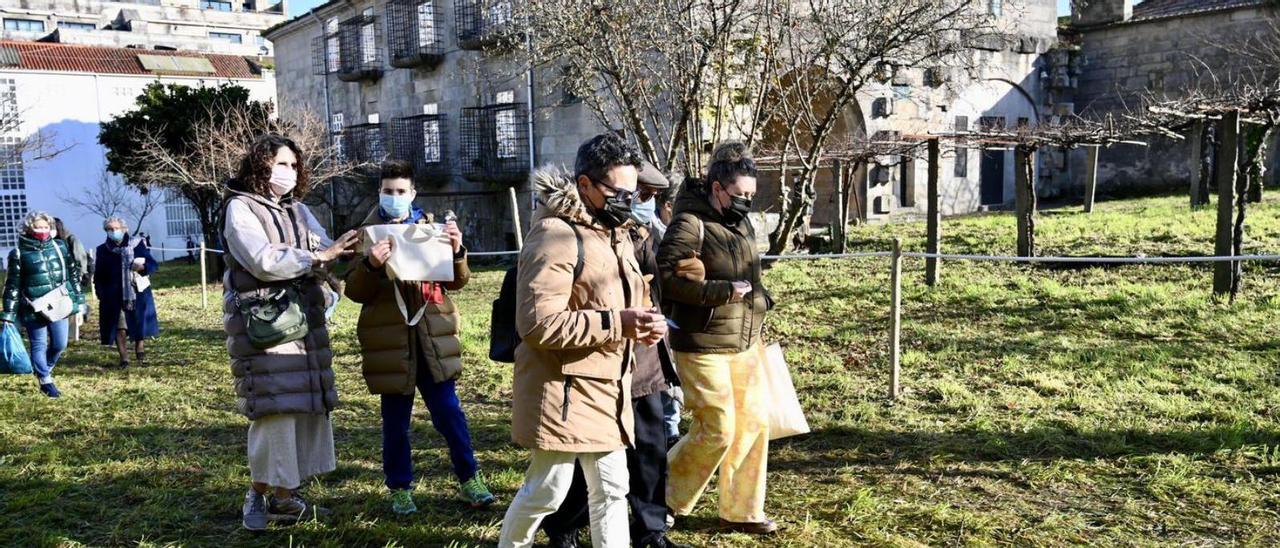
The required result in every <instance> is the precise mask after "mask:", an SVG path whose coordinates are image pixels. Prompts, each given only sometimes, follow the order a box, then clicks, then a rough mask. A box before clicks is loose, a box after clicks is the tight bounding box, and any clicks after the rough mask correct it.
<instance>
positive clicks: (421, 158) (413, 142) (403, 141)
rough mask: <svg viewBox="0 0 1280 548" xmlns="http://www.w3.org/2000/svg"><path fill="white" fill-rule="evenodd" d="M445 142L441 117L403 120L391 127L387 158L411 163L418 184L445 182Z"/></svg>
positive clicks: (446, 158) (446, 141)
mask: <svg viewBox="0 0 1280 548" xmlns="http://www.w3.org/2000/svg"><path fill="white" fill-rule="evenodd" d="M448 142H449V138H448V133H447V126H446V118H445V116H444V115H443V114H421V115H418V116H407V117H404V118H399V119H397V120H395V121H393V122H392V124H391V157H392V158H395V159H397V160H404V161H406V162H411V163H413V173H414V178H415V179H416V180H417V182H419V183H422V184H427V185H438V184H441V183H445V182H448V180H449V175H450V173H449V154H448V151H447V150H446V144H447V143H448Z"/></svg>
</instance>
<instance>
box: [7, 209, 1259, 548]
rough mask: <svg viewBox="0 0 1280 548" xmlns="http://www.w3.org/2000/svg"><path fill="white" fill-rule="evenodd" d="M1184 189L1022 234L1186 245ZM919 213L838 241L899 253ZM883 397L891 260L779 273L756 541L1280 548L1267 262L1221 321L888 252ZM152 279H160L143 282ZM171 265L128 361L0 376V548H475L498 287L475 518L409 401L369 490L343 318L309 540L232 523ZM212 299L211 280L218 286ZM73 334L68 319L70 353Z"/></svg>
mask: <svg viewBox="0 0 1280 548" xmlns="http://www.w3.org/2000/svg"><path fill="white" fill-rule="evenodd" d="M1185 203H1186V200H1185V198H1182V197H1170V198H1155V199H1144V200H1134V201H1124V202H1110V203H1104V204H1100V207H1099V211H1097V212H1095V213H1094V214H1092V215H1088V216H1086V215H1083V214H1081V213H1078V212H1076V211H1061V212H1058V211H1055V212H1048V213H1045V214H1043V215H1042V216H1041V218H1040V225H1039V226H1040V235H1039V243H1040V250H1041V253H1042V254H1046V255H1049V254H1071V255H1085V254H1102V255H1131V254H1146V255H1209V254H1212V251H1213V244H1212V239H1211V234H1212V227H1213V212H1212V211H1201V212H1195V213H1192V212H1189V211H1187V208H1186V206H1185ZM923 234H924V227H923V225H922V224H919V223H914V224H903V225H891V226H871V227H861V228H858V229H857V230H855V231H853V234H852V235H851V238H853V240H854V247H855V248H856V249H865V250H873V249H874V250H883V249H887V246H888V242H889V241H890V240H891V239H892V238H893V237H895V236H896V237H901V238H903V239H904V242H905V244H906V247H907V248H908V249H911V250H923V247H924V244H923ZM944 236H945V244H944V246H945V250H946V251H948V252H960V253H999V254H1009V253H1010V252H1011V251H1012V250H1013V249H1014V232H1013V218H1012V217H1011V216H1009V215H1007V214H1003V215H987V216H974V217H967V218H958V219H948V220H947V222H946V223H945V224H944ZM1246 251H1247V252H1251V253H1252V252H1269V253H1274V252H1277V251H1280V199H1274V198H1272V197H1269V198H1268V200H1267V201H1266V203H1265V204H1263V205H1261V206H1259V207H1256V208H1255V209H1254V210H1253V211H1251V213H1250V229H1249V244H1248V245H1247V246H1246ZM905 264H906V274H905V282H904V303H905V310H904V322H905V323H904V326H903V345H904V359H903V387H904V395H903V397H902V399H901V400H899V401H898V402H897V403H895V404H892V405H891V404H889V403H888V402H887V401H886V398H885V393H886V381H887V376H888V372H887V361H888V360H887V355H888V354H887V348H886V340H887V336H886V329H887V327H888V308H889V307H888V303H889V293H888V280H889V276H888V267H887V266H888V261H887V260H886V259H867V260H851V261H817V262H808V261H799V262H789V263H782V264H780V265H778V266H777V267H776V268H774V269H773V270H771V271H770V272H769V273H768V275H767V281H768V283H769V285H770V287H771V289H772V291H773V293H774V295H775V296H776V297H777V300H778V301H779V307H778V309H777V310H776V311H775V313H774V314H773V316H772V319H771V321H770V323H769V326H768V331H769V336H770V338H771V339H773V340H777V341H779V342H781V343H782V344H783V346H784V347H785V349H786V356H787V358H788V361H789V362H790V364H791V366H792V371H793V374H794V375H795V383H796V387H797V389H798V390H799V392H800V396H801V400H802V403H803V405H804V407H805V409H806V411H807V413H808V416H809V421H810V424H811V426H812V427H813V428H814V433H812V434H810V435H808V436H804V437H799V438H793V439H789V440H783V441H780V442H776V443H775V444H774V445H773V447H772V451H771V454H770V474H769V482H770V487H769V500H768V504H767V509H768V511H769V513H770V514H771V515H772V516H773V517H774V518H776V519H777V520H779V521H780V522H781V523H782V524H783V526H784V529H783V531H782V532H781V534H780V535H778V536H777V537H775V538H774V539H771V540H769V541H768V544H775V543H776V544H780V545H793V546H836V545H893V546H907V545H921V544H927V545H970V544H972V545H996V544H1002V545H1018V546H1021V545H1042V546H1046V545H1063V544H1086V543H1087V544H1103V545H1135V544H1136V545H1171V544H1180V545H1207V544H1246V545H1260V546H1267V545H1276V544H1280V477H1278V476H1280V422H1278V420H1280V386H1278V385H1280V375H1278V374H1277V365H1280V341H1278V340H1277V338H1276V336H1275V329H1274V325H1275V324H1276V320H1277V312H1280V303H1278V301H1277V296H1280V283H1278V282H1277V276H1276V274H1277V272H1278V270H1277V265H1249V266H1248V267H1247V268H1246V276H1247V277H1246V282H1245V286H1244V292H1243V294H1242V296H1241V298H1240V299H1239V300H1238V301H1237V302H1236V303H1235V304H1226V303H1223V302H1215V301H1214V300H1213V299H1212V298H1211V294H1210V288H1211V285H1212V268H1211V267H1210V266H1208V265H1162V266H1119V267H1106V268H1078V269H1062V268H1050V267H1031V266H1018V265H1008V264H991V263H981V264H976V263H961V262H947V263H945V264H944V267H943V282H942V283H941V284H940V285H939V286H938V287H936V288H933V289H930V288H927V287H926V286H925V285H924V284H923V283H922V277H923V263H922V262H921V261H916V260H908V261H907V262H906V263H905ZM166 277H172V278H170V279H172V280H183V281H184V282H182V283H178V282H173V283H170V282H166V281H165V279H166ZM193 280H195V276H194V275H193V271H192V268H191V267H187V266H168V265H166V269H165V270H162V271H161V273H160V274H158V275H157V276H156V285H157V287H158V288H159V289H157V300H158V301H159V305H160V317H161V322H162V325H163V328H164V333H163V335H162V336H161V337H160V338H159V339H157V340H155V341H154V342H153V343H152V346H151V352H150V353H149V357H148V360H149V363H148V364H147V366H146V367H134V368H131V369H130V370H128V371H123V372H122V371H118V370H114V369H107V368H105V366H107V365H109V364H112V363H114V361H115V358H113V356H112V352H110V351H108V350H105V349H102V348H100V347H98V346H97V345H96V344H95V342H96V340H88V341H85V342H81V343H78V344H76V345H73V347H72V348H71V350H70V351H69V353H68V354H67V355H66V356H65V358H64V360H63V362H62V364H60V365H59V367H58V369H57V376H58V379H59V386H60V387H61V388H62V390H63V392H64V393H65V396H64V397H63V398H62V399H60V400H56V401H53V400H48V399H46V398H44V397H42V396H40V395H39V393H38V392H37V390H36V386H35V383H34V381H33V380H32V379H31V378H30V377H5V378H0V544H15V545H25V546H36V545H124V544H128V545H138V544H140V545H169V544H180V545H262V546H266V545H275V546H282V545H287V544H288V545H309V546H316V545H321V546H323V545H329V546H350V545H379V546H380V545H390V544H394V545H402V546H415V545H480V544H488V545H492V544H493V543H494V542H495V541H496V539H497V534H498V530H499V528H500V526H501V518H502V512H503V510H504V509H505V502H506V501H509V500H510V499H511V496H512V495H513V493H514V492H515V490H516V489H517V488H518V487H519V483H520V481H521V478H522V476H523V471H524V466H525V462H526V452H525V451H523V450H521V449H519V448H517V447H515V446H514V445H512V444H511V443H510V441H509V429H510V417H509V401H510V399H511V372H510V369H509V366H506V365H503V364H494V363H491V362H489V361H487V360H486V359H485V355H486V350H487V340H486V335H487V333H488V323H489V321H488V320H489V319H488V314H489V302H490V301H491V300H492V299H493V298H494V296H495V294H496V291H497V287H498V285H499V283H500V281H501V271H499V270H487V271H481V272H478V273H477V274H476V276H475V278H474V280H473V283H472V285H471V287H469V288H468V289H467V290H466V291H464V292H462V293H460V294H458V295H457V299H458V300H459V302H460V304H461V306H462V309H463V311H464V323H465V325H464V328H465V338H464V343H465V349H466V371H465V372H464V373H463V377H462V380H461V382H460V388H461V391H462V399H463V401H464V405H465V407H466V410H467V412H468V414H469V416H470V420H471V426H472V431H473V435H474V437H475V445H476V447H477V450H478V457H479V460H480V462H481V466H482V468H483V470H484V472H485V473H486V474H487V476H488V477H489V479H490V481H491V486H492V487H493V488H494V490H495V493H496V494H497V495H498V497H499V501H500V502H499V505H498V506H497V507H496V508H494V509H491V510H480V511H473V510H469V509H466V508H464V507H463V505H462V504H461V503H458V502H455V501H454V500H452V496H453V493H454V489H455V483H454V481H453V480H452V478H451V475H450V472H449V464H448V457H447V453H446V450H445V447H444V444H443V441H442V440H441V438H440V437H439V436H438V435H437V434H436V433H435V432H434V430H432V428H431V426H430V422H429V420H428V418H427V415H426V411H425V410H424V409H423V408H422V406H419V408H418V409H417V410H416V417H415V421H416V422H415V425H414V434H415V436H416V437H415V439H416V450H415V452H414V456H415V460H416V462H417V470H418V473H419V476H420V478H421V481H420V485H419V487H418V490H417V500H418V506H419V508H420V509H422V512H420V513H419V514H417V515H414V516H412V517H409V518H401V517H397V516H395V515H393V514H392V513H391V511H390V508H389V504H388V503H387V501H386V500H385V498H384V497H385V494H384V491H385V489H384V487H383V485H382V475H381V464H380V463H381V461H380V453H381V451H380V442H379V440H380V430H379V418H378V400H377V399H376V398H375V397H373V396H370V395H369V394H368V393H367V392H366V390H365V388H364V384H363V381H362V380H361V378H360V373H359V357H358V353H357V348H356V346H355V344H356V343H355V333H354V327H355V317H356V312H357V311H356V309H355V307H353V306H351V305H350V304H349V303H344V304H343V305H342V308H341V311H340V314H339V316H338V317H337V322H336V326H335V327H334V328H333V330H334V332H335V335H334V345H335V347H336V352H337V354H338V358H337V360H336V362H335V368H336V369H337V372H338V380H339V383H340V386H339V392H340V394H341V396H342V398H343V406H342V407H341V409H339V410H338V411H336V412H334V414H333V420H334V423H335V429H336V433H335V436H336V440H335V441H336V443H337V450H338V462H339V465H338V470H337V471H336V472H334V473H332V474H328V475H327V476H324V477H322V478H320V479H319V480H318V481H315V482H314V483H312V484H309V485H308V486H307V490H308V491H309V492H310V494H311V496H312V498H313V499H315V500H316V501H318V502H320V503H322V504H324V505H326V506H329V507H331V508H333V509H334V510H335V516H334V518H333V519H331V520H329V521H328V522H327V523H323V524H307V525H300V526H296V527H292V528H280V529H273V530H272V531H270V532H267V533H265V534H259V535H253V534H249V533H246V532H244V531H242V530H241V529H240V527H239V508H240V502H241V496H242V494H243V492H244V490H245V487H246V483H247V474H248V471H247V469H246V465H245V458H244V445H245V440H244V438H245V426H246V421H245V420H244V419H243V418H242V417H240V416H239V415H237V414H236V413H235V411H234V409H233V397H232V393H231V375H230V372H229V369H228V366H227V358H226V352H225V349H224V346H223V336H222V327H221V317H220V314H219V312H218V309H217V308H216V303H217V302H218V297H219V296H220V292H219V293H215V294H214V299H213V301H214V304H215V305H214V306H211V307H210V308H209V309H202V308H201V307H200V294H199V288H198V286H193V285H191V282H192V281H193ZM216 290H217V288H215V291H216ZM95 329H96V327H94V326H92V325H91V326H89V327H88V328H87V329H86V331H85V332H86V334H89V335H91V336H90V337H89V338H90V339H94V337H92V335H93V333H95V332H96V331H94V330H95ZM715 498H716V492H715V491H714V490H712V491H710V492H709V493H708V495H707V497H706V498H705V499H704V502H703V503H702V504H701V505H699V507H698V509H697V513H696V515H695V516H693V517H691V518H687V519H683V520H681V522H680V523H679V524H678V525H677V529H676V531H674V532H673V534H672V536H673V537H674V538H675V539H677V540H680V541H684V542H689V543H693V544H696V545H723V546H744V545H756V544H762V543H760V542H759V541H758V539H755V538H752V537H747V536H742V535H726V534H722V533H720V532H718V531H717V529H716V513H715V508H716V506H715Z"/></svg>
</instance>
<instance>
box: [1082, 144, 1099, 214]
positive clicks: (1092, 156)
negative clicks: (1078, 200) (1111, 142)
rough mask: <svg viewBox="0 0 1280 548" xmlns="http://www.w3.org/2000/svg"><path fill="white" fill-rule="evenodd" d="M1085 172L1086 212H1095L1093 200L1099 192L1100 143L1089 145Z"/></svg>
mask: <svg viewBox="0 0 1280 548" xmlns="http://www.w3.org/2000/svg"><path fill="white" fill-rule="evenodd" d="M1087 148H1088V155H1087V159H1086V160H1085V173H1084V212H1085V213H1093V201H1094V199H1095V198H1096V197H1097V194H1098V149H1099V148H1101V147H1099V146H1098V145H1089V146H1088V147H1087Z"/></svg>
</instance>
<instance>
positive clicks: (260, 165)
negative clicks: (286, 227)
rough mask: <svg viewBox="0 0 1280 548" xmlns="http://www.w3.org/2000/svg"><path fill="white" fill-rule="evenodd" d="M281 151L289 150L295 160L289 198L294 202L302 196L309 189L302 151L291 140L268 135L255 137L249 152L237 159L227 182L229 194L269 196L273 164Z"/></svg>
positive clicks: (308, 176) (305, 162)
mask: <svg viewBox="0 0 1280 548" xmlns="http://www.w3.org/2000/svg"><path fill="white" fill-rule="evenodd" d="M284 147H289V150H291V151H293V155H294V156H297V157H298V186H296V187H294V188H293V192H292V193H291V195H292V196H293V198H294V199H301V198H302V197H303V196H306V195H307V191H308V190H310V189H311V177H310V175H311V174H310V173H309V172H308V171H307V161H306V158H305V157H304V156H303V155H302V149H301V148H299V147H298V144H297V143H295V142H293V140H292V139H289V138H288V137H282V136H280V135H275V134H270V133H269V134H266V135H259V136H258V138H257V139H254V140H253V144H251V145H249V150H248V151H247V152H245V155H244V157H243V158H241V159H240V169H239V170H238V171H237V172H236V177H235V178H234V179H232V180H230V181H228V182H227V186H228V187H229V188H231V189H232V190H238V191H241V192H249V193H252V194H257V195H259V196H271V168H272V166H274V165H275V163H276V153H277V152H280V149H282V148H284Z"/></svg>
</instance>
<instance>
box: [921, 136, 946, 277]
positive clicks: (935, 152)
mask: <svg viewBox="0 0 1280 548" xmlns="http://www.w3.org/2000/svg"><path fill="white" fill-rule="evenodd" d="M941 151H942V147H941V145H940V144H939V142H938V138H937V137H934V138H932V139H929V166H928V169H929V175H928V178H929V179H928V183H927V184H928V187H929V188H928V191H929V198H928V199H929V204H928V207H929V219H928V222H927V225H926V231H927V241H926V242H925V252H926V253H939V250H940V249H941V248H942V245H941V240H942V204H941V203H940V202H941V201H942V189H941V187H940V186H939V178H940V177H939V170H940V168H941V166H940V165H939V163H940V158H941V156H942V154H941ZM941 267H942V260H941V259H939V258H937V257H928V258H926V259H925V260H924V281H925V283H926V284H928V285H929V286H930V287H932V286H934V285H937V283H938V277H939V270H940V269H941Z"/></svg>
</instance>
